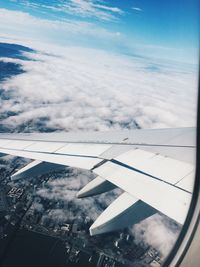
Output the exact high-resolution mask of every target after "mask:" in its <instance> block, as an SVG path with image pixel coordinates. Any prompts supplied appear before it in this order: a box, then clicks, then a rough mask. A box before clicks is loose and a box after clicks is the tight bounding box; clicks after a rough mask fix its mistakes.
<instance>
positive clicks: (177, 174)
mask: <svg viewBox="0 0 200 267" xmlns="http://www.w3.org/2000/svg"><path fill="white" fill-rule="evenodd" d="M195 135H196V130H195V128H175V129H154V130H125V131H119V132H118V131H115V132H91V133H32V134H29V133H28V134H0V156H4V155H5V154H10V155H14V156H19V157H25V158H30V159H33V160H34V161H33V162H31V163H30V164H28V165H27V166H25V167H24V168H22V169H21V170H19V171H17V172H16V173H15V174H13V175H12V177H11V178H12V179H13V180H15V179H19V178H23V177H24V178H25V177H27V176H30V175H38V174H43V173H47V172H49V171H52V170H57V169H60V168H62V167H63V166H71V167H74V168H81V169H86V170H90V171H91V172H93V173H94V174H95V175H96V178H95V179H94V180H92V181H91V182H89V183H88V184H87V185H86V186H85V187H84V188H82V189H81V190H80V191H79V192H78V194H77V197H79V198H81V197H88V196H92V195H96V194H100V193H104V192H106V191H109V190H112V189H114V188H116V187H119V188H121V189H122V190H123V191H124V193H122V194H121V195H120V196H119V197H118V198H117V199H116V200H115V201H114V202H113V203H112V204H111V205H110V206H108V208H107V209H106V210H105V211H104V212H103V213H102V214H101V215H100V216H99V217H98V218H97V220H96V221H95V222H94V223H93V225H92V226H91V227H90V234H91V235H95V234H101V233H105V232H109V231H114V230H117V229H120V228H124V227H126V226H128V225H130V224H133V223H138V222H140V221H141V220H143V219H145V218H147V217H149V216H151V215H153V214H154V213H156V212H157V211H160V212H162V213H163V214H165V215H167V216H168V217H170V218H172V219H174V220H175V221H176V222H178V223H180V224H183V223H184V221H185V218H186V215H187V212H188V209H189V205H190V201H191V196H192V191H193V182H194V176H195V153H196V136H195ZM66 182H67V181H66Z"/></svg>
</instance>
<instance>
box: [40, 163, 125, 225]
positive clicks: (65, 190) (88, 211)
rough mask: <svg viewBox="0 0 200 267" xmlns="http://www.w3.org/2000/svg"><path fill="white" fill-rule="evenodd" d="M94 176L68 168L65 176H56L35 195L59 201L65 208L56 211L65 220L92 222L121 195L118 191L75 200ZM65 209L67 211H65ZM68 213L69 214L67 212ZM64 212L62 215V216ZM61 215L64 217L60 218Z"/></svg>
mask: <svg viewBox="0 0 200 267" xmlns="http://www.w3.org/2000/svg"><path fill="white" fill-rule="evenodd" d="M91 179H94V175H92V174H91V173H90V172H87V171H83V170H77V169H72V168H69V169H68V170H67V172H66V174H65V176H64V177H63V176H61V175H60V177H59V176H58V177H57V178H56V179H54V180H51V181H49V182H48V183H47V184H45V187H43V188H41V189H39V190H38V191H37V195H38V196H40V197H42V198H44V199H48V200H53V201H59V203H61V202H62V203H63V204H62V205H63V206H64V207H65V208H64V211H60V210H59V211H58V212H59V213H60V214H61V213H62V214H61V216H60V218H59V219H62V220H63V218H64V219H65V220H71V221H73V220H74V219H75V218H77V217H79V216H80V217H81V218H83V219H84V218H86V217H88V218H90V219H92V220H93V221H94V220H95V219H96V218H97V217H98V216H99V215H100V213H101V212H102V211H103V210H104V209H105V208H106V207H107V206H108V205H109V204H110V203H111V202H112V201H113V200H114V199H115V198H116V197H117V196H119V194H120V193H121V190H120V189H116V190H114V191H112V192H109V193H105V194H102V195H98V196H96V197H89V198H84V199H78V198H76V194H77V192H78V191H79V190H80V189H81V188H82V187H83V186H85V185H86V184H87V183H88V182H89V181H90V180H91ZM67 207H68V208H67ZM66 208H67V210H65V209H66ZM68 211H69V212H68ZM63 212H64V214H65V215H64V214H63ZM62 215H63V216H64V217H62Z"/></svg>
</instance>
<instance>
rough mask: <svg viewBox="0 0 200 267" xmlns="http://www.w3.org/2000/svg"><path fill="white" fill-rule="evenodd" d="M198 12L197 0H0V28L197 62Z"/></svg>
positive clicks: (55, 40) (45, 38)
mask: <svg viewBox="0 0 200 267" xmlns="http://www.w3.org/2000/svg"><path fill="white" fill-rule="evenodd" d="M198 12H199V11H198V0H192V1H187V0H176V1H173V0H169V1H160V0H151V1H150V0H123V1H122V0H110V1H104V0H49V1H47V0H37V1H36V0H30V1H28V0H1V1H0V22H1V23H0V32H1V34H2V35H3V34H6V35H10V36H14V35H16V36H18V37H19V38H28V39H34V40H35V39H38V40H40V41H47V42H51V43H55V44H61V45H73V46H74V45H76V46H77V45H79V46H82V47H93V48H98V49H99V48H100V49H104V50H112V51H117V52H120V53H126V54H131V55H135V54H138V55H142V56H143V55H144V56H149V57H158V58H167V59H173V60H178V61H184V62H190V63H197V59H198V45H199V36H198V32H199V28H198V27H199V21H198V17H199V14H198ZM16 18H17V19H16Z"/></svg>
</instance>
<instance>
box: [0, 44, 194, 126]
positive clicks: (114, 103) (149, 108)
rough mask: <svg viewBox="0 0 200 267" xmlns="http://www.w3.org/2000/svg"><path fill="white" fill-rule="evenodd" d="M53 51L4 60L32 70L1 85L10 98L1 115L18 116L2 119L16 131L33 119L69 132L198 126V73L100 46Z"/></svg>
mask: <svg viewBox="0 0 200 267" xmlns="http://www.w3.org/2000/svg"><path fill="white" fill-rule="evenodd" d="M49 49H50V48H49ZM51 49H52V48H51ZM51 49H50V50H46V51H45V53H46V54H45V53H36V54H28V56H30V57H31V58H32V59H33V60H34V61H21V60H17V59H8V58H4V59H3V60H4V61H5V62H16V63H20V64H22V66H23V69H24V70H25V71H26V73H23V74H21V75H18V76H15V77H13V78H12V79H9V80H7V81H6V82H4V83H3V84H2V85H1V88H2V89H3V90H5V92H6V93H9V95H10V99H8V100H5V101H2V104H1V107H0V113H4V112H6V111H11V112H14V113H15V114H16V115H14V116H10V117H9V118H6V119H5V120H3V121H2V123H3V124H4V125H7V126H8V127H10V128H12V129H13V130H15V129H17V128H18V126H20V125H22V124H27V122H28V121H30V120H33V121H34V120H35V121H40V120H41V121H42V120H43V123H44V125H45V126H47V127H50V128H54V129H63V130H65V131H76V130H109V129H122V128H124V127H127V128H135V127H136V125H139V126H140V127H141V128H160V127H181V126H194V125H195V123H196V122H195V120H196V101H197V74H196V73H195V71H194V72H193V71H191V70H190V69H186V68H184V67H183V66H178V65H175V64H174V65H170V64H169V63H168V64H164V63H162V62H152V61H151V60H149V59H142V58H134V57H128V56H119V55H115V54H111V53H110V54H109V53H106V52H102V51H97V50H94V49H93V50H92V49H83V48H59V49H58V50H56V48H54V49H53V52H54V55H52V54H51V53H52V51H51ZM55 54H56V55H55ZM30 130H33V129H30Z"/></svg>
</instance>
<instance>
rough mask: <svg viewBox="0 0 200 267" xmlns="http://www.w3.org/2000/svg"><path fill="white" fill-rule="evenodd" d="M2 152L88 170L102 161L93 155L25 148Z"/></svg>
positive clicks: (1, 150)
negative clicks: (42, 151) (57, 152)
mask: <svg viewBox="0 0 200 267" xmlns="http://www.w3.org/2000/svg"><path fill="white" fill-rule="evenodd" d="M0 152H1V153H4V154H10V155H13V156H18V157H24V158H29V159H35V160H40V161H45V162H50V163H56V164H61V165H64V166H70V167H74V168H81V169H86V170H91V169H92V168H94V166H96V165H97V164H99V163H100V162H101V161H102V159H98V158H92V157H80V156H68V155H57V154H53V153H51V154H50V153H40V152H30V151H25V150H16V149H5V148H0Z"/></svg>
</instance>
